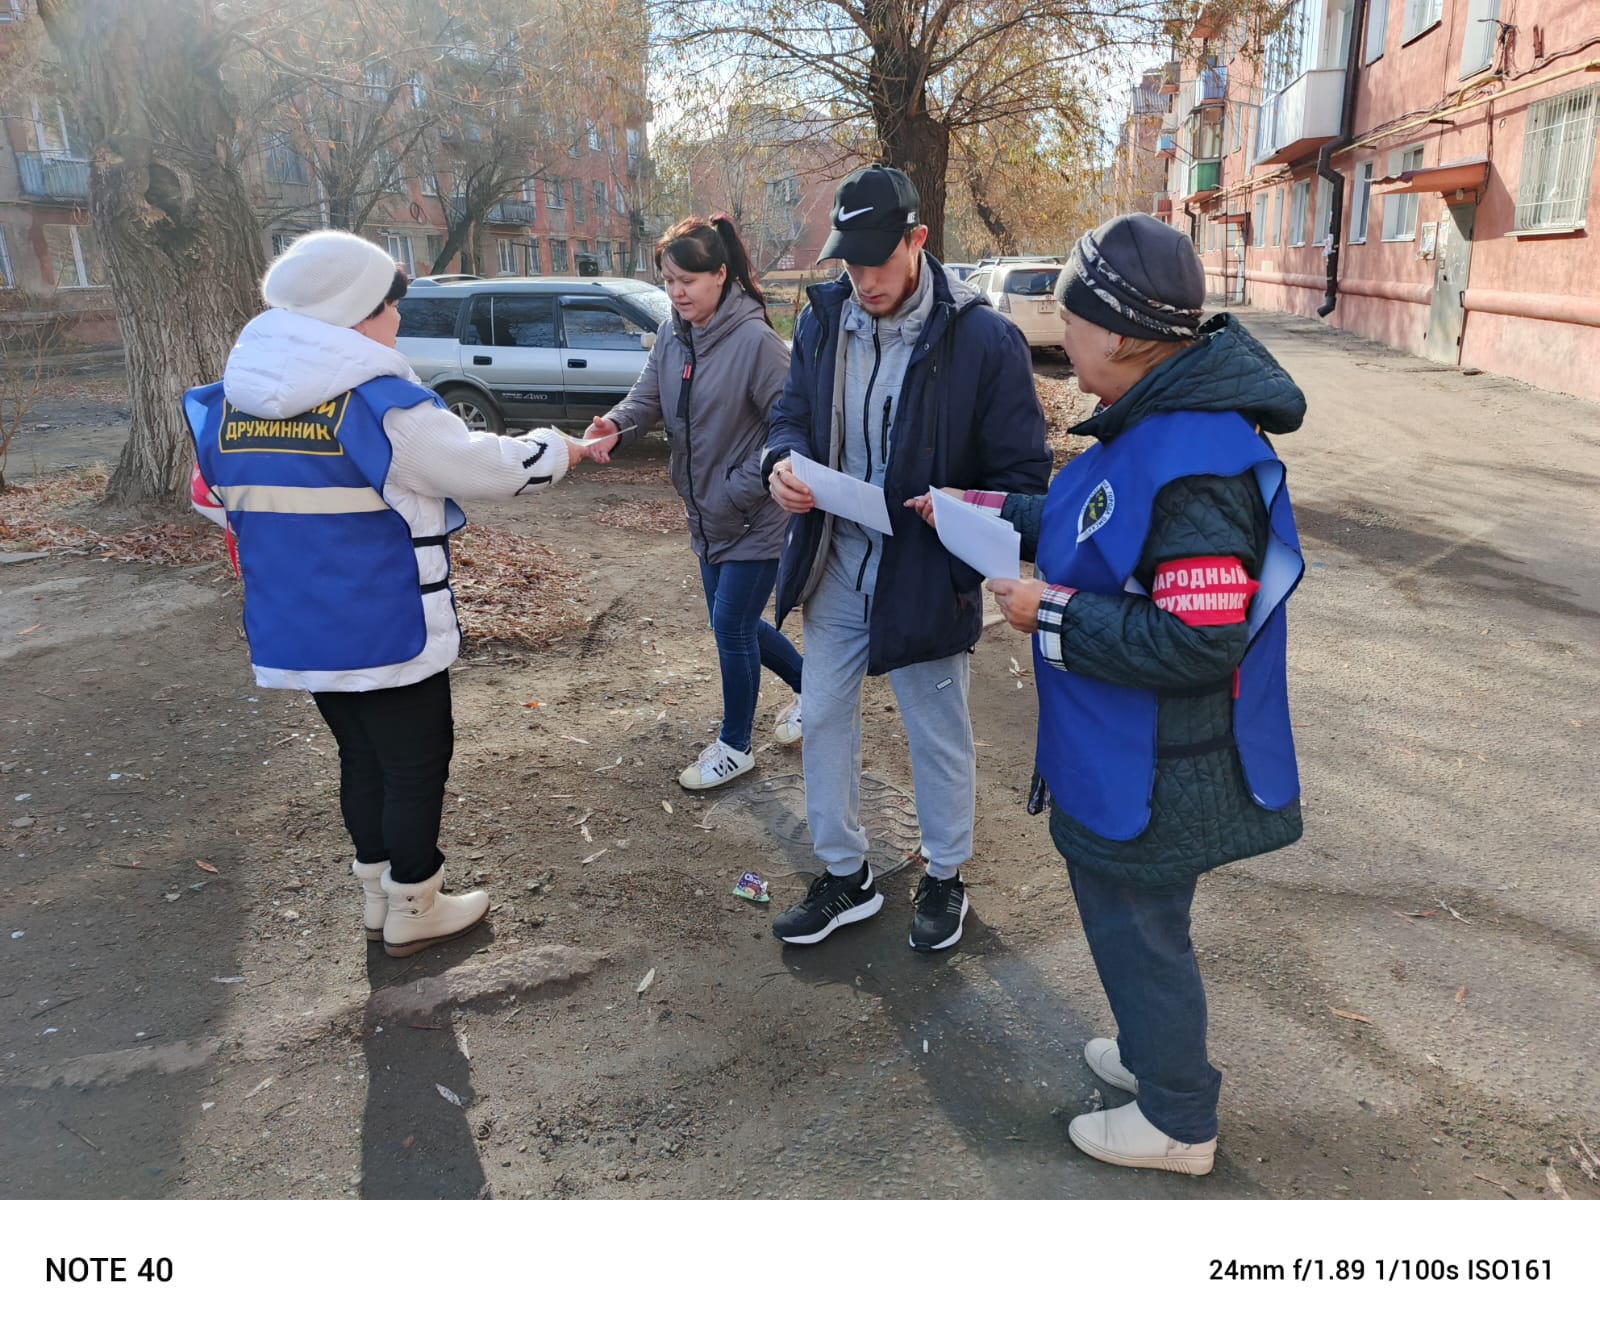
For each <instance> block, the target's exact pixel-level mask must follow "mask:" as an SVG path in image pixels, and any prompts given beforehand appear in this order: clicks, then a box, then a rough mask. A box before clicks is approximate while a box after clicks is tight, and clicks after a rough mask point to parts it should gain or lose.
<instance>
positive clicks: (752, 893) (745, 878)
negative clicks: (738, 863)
mask: <svg viewBox="0 0 1600 1341" xmlns="http://www.w3.org/2000/svg"><path fill="white" fill-rule="evenodd" d="M733 892H734V893H735V894H737V895H738V896H739V897H740V898H741V899H749V900H750V902H751V903H771V902H772V896H771V895H770V894H768V893H767V882H766V881H765V880H763V879H762V878H761V877H760V876H759V875H757V874H756V873H755V872H754V871H746V872H745V873H744V874H743V875H741V876H740V877H739V883H738V884H736V885H735V886H734V887H733Z"/></svg>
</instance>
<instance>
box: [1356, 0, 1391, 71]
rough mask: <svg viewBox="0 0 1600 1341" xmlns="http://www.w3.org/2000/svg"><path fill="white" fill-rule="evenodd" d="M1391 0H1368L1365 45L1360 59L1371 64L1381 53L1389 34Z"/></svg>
mask: <svg viewBox="0 0 1600 1341" xmlns="http://www.w3.org/2000/svg"><path fill="white" fill-rule="evenodd" d="M1390 4H1391V0H1368V4H1367V46H1366V50H1365V51H1364V52H1363V53H1362V59H1363V61H1364V62H1365V63H1366V64H1367V65H1371V64H1372V62H1373V61H1375V60H1377V59H1378V57H1379V56H1381V55H1383V45H1384V42H1385V40H1386V39H1387V37H1388V35H1389V9H1390Z"/></svg>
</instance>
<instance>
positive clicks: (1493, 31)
mask: <svg viewBox="0 0 1600 1341" xmlns="http://www.w3.org/2000/svg"><path fill="white" fill-rule="evenodd" d="M1499 38H1500V0H1469V3H1468V4H1467V30H1466V32H1464V33H1463V34H1462V35H1461V77H1462V78H1463V79H1465V78H1466V77H1467V76H1468V75H1475V74H1477V73H1478V71H1480V70H1487V69H1488V68H1489V67H1490V66H1491V65H1493V64H1494V49H1495V44H1496V43H1497V42H1498V41H1499Z"/></svg>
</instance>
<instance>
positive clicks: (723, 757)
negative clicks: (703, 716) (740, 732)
mask: <svg viewBox="0 0 1600 1341" xmlns="http://www.w3.org/2000/svg"><path fill="white" fill-rule="evenodd" d="M755 766H756V757H755V755H753V754H750V753H747V752H746V751H744V750H736V749H734V748H733V746H731V745H728V744H726V743H725V742H724V741H723V740H722V739H721V738H720V737H719V738H718V739H716V740H714V741H712V742H711V744H709V745H707V746H706V747H705V749H703V750H701V751H700V757H699V758H698V759H696V760H695V761H694V762H693V763H692V764H690V765H689V767H688V768H686V769H684V770H683V772H681V773H679V774H678V782H679V784H680V785H681V786H684V787H687V788H688V789H689V790H690V791H692V792H703V791H705V790H707V789H708V788H710V787H720V786H722V784H723V783H724V782H732V781H733V780H734V779H735V778H736V777H739V776H740V775H741V774H743V773H748V772H749V771H750V770H751V769H752V768H754V767H755Z"/></svg>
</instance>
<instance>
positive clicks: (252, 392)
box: [194, 308, 567, 692]
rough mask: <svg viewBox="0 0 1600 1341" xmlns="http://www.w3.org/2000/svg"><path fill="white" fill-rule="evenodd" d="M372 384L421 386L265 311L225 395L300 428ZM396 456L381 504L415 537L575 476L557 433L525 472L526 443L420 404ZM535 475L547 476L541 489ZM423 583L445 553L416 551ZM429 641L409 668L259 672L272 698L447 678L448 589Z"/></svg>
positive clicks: (380, 360)
mask: <svg viewBox="0 0 1600 1341" xmlns="http://www.w3.org/2000/svg"><path fill="white" fill-rule="evenodd" d="M375 377H403V378H405V379H406V380H407V381H411V382H415V381H417V380H418V379H417V376H416V374H415V373H413V372H412V371H411V365H410V364H409V363H407V362H406V360H405V358H404V356H403V355H401V354H400V353H399V352H398V351H397V350H394V349H390V348H388V347H387V346H386V345H380V344H379V343H378V342H377V341H376V340H369V339H368V338H367V337H366V336H364V335H360V334H358V333H357V332H356V331H353V330H350V329H347V328H346V327H343V326H331V325H329V324H328V323H327V322H324V321H317V320H315V319H313V318H311V317H303V316H299V315H297V314H295V313H292V312H284V311H281V310H278V309H276V308H274V309H271V310H269V311H266V312H263V313H262V314H261V315H260V316H258V317H256V318H255V320H253V321H252V322H250V324H249V325H248V326H246V327H245V328H244V330H243V331H241V332H240V334H239V339H238V342H237V343H236V344H235V345H234V347H233V350H232V352H231V353H230V354H229V355H228V363H227V367H226V368H225V369H224V371H223V374H222V387H223V394H224V395H226V396H227V398H228V401H229V403H230V404H232V405H234V406H236V407H237V408H238V409H240V410H242V411H243V412H244V413H245V414H247V415H253V416H256V417H258V418H262V419H292V418H294V417H295V416H296V415H300V414H304V413H305V412H306V411H307V410H309V409H311V408H313V407H314V406H317V405H320V404H322V403H323V402H324V401H327V400H331V399H333V398H334V397H335V396H342V395H343V394H344V393H345V392H346V391H349V390H351V389H352V388H354V387H358V386H360V385H361V384H362V383H363V382H370V381H371V380H372V379H373V378H375ZM383 430H384V433H385V434H387V435H388V438H389V445H390V447H391V448H392V450H393V456H392V459H391V460H390V464H389V475H388V478H387V479H386V480H385V481H384V485H383V491H382V492H383V499H384V502H386V503H387V504H388V505H389V506H390V507H391V508H393V509H394V510H395V511H396V512H398V513H399V514H400V515H401V516H402V517H403V518H405V521H406V525H408V526H409V527H410V528H411V534H412V535H414V536H430V535H439V534H440V533H442V532H443V531H444V529H445V526H446V522H445V500H446V499H447V498H453V499H456V500H458V501H459V500H462V499H474V498H479V499H496V498H512V497H524V498H525V497H529V496H531V495H533V494H538V493H543V492H544V491H545V490H546V489H548V488H550V487H551V486H553V485H555V484H557V483H559V482H560V481H561V479H562V477H563V476H564V475H565V474H566V473H567V448H566V443H565V442H564V441H563V439H562V437H561V435H560V434H558V433H556V432H555V431H554V430H552V429H535V430H534V431H533V432H532V433H530V434H528V439H532V440H533V442H535V443H538V444H539V445H541V446H544V447H546V448H548V450H547V451H545V452H544V453H543V454H542V455H541V457H540V459H539V462H538V464H537V465H536V466H534V467H533V468H532V472H531V474H530V470H529V469H528V468H527V467H525V466H524V465H523V462H524V461H526V460H527V458H528V455H529V442H528V439H519V438H505V437H501V436H499V435H498V434H495V433H473V432H471V431H470V430H469V429H468V428H467V426H466V425H465V424H463V423H462V422H461V420H460V419H458V418H456V416H455V415H453V414H452V413H451V412H450V411H449V410H446V409H443V408H442V407H440V406H438V405H434V404H431V403H426V402H425V403H423V404H421V405H414V406H412V407H411V408H410V409H408V410H390V411H389V413H388V414H386V415H384V417H383ZM533 476H537V477H540V478H542V477H545V476H548V477H549V478H548V481H547V482H542V483H532V482H531V479H532V477H533ZM206 495H207V491H206V490H205V487H204V484H203V482H202V481H200V480H199V472H198V470H197V471H196V485H195V489H194V500H195V507H196V508H197V509H198V510H199V511H201V512H203V513H204V514H205V515H206V516H208V517H211V519H212V520H213V521H225V520H226V519H225V516H224V515H223V514H222V513H221V511H220V509H219V508H218V506H217V503H216V500H215V499H214V498H209V497H207V496H206ZM416 563H417V580H418V582H419V583H422V584H427V583H430V582H438V581H440V580H442V579H443V578H444V577H445V575H446V564H447V559H446V557H445V552H444V550H442V549H441V548H440V547H439V546H437V545H428V546H424V547H423V548H421V549H418V550H417V551H416ZM422 605H423V614H424V618H425V620H426V623H427V630H428V640H427V642H426V644H425V645H424V646H423V649H422V651H421V652H420V653H419V654H418V655H417V656H415V657H413V658H412V659H411V660H410V661H403V662H397V663H395V664H394V665H390V666H375V667H369V668H366V669H362V670H349V671H293V670H282V669H279V668H276V667H272V666H261V665H255V666H253V667H252V669H253V670H254V671H255V676H256V683H257V684H259V685H260V686H261V687H262V688H264V689H304V690H309V691H311V692H319V691H324V690H337V691H357V692H359V691H364V690H369V689H387V688H391V687H393V686H396V685H404V684H415V683H417V682H418V681H419V680H425V679H427V678H428V677H429V676H430V675H434V674H437V673H438V672H439V671H442V670H444V669H445V668H446V667H447V666H449V665H450V663H451V662H453V661H454V660H455V659H456V656H457V654H458V653H459V652H460V650H461V628H460V625H458V624H457V623H456V613H455V603H454V600H453V599H452V597H451V594H450V591H449V589H448V588H446V589H442V590H439V591H433V592H428V593H426V594H425V595H424V596H423V597H422Z"/></svg>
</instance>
